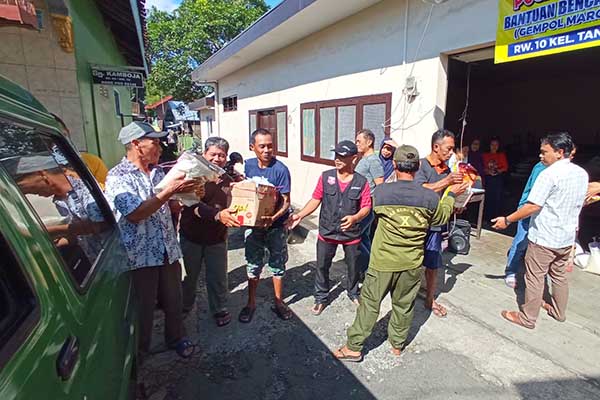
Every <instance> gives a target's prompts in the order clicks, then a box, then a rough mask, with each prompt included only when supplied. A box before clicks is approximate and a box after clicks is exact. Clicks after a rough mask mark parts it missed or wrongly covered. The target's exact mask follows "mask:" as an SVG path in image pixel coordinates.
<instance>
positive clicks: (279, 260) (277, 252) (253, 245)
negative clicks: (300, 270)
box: [244, 226, 288, 279]
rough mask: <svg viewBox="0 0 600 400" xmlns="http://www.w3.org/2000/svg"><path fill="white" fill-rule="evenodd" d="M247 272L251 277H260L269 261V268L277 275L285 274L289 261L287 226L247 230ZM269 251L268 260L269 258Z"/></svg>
mask: <svg viewBox="0 0 600 400" xmlns="http://www.w3.org/2000/svg"><path fill="white" fill-rule="evenodd" d="M244 236H245V238H246V241H245V255H246V263H247V264H248V265H247V266H246V272H247V274H248V278H249V279H258V278H260V274H261V272H262V270H263V267H264V265H265V261H267V263H268V265H269V270H270V271H271V273H272V274H273V276H276V277H282V276H283V275H284V274H285V264H286V263H287V261H288V251H287V237H288V231H287V228H286V227H283V226H278V227H271V228H269V229H261V228H252V229H248V230H246V232H245V235H244ZM267 251H268V260H267Z"/></svg>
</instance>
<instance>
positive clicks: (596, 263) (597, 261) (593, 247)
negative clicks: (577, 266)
mask: <svg viewBox="0 0 600 400" xmlns="http://www.w3.org/2000/svg"><path fill="white" fill-rule="evenodd" d="M589 246H590V257H589V258H588V262H587V265H586V266H585V269H584V271H585V272H589V273H591V274H596V275H600V242H598V240H597V239H596V238H594V241H593V242H591V243H590V245H589Z"/></svg>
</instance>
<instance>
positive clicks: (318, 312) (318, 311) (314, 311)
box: [310, 303, 325, 316]
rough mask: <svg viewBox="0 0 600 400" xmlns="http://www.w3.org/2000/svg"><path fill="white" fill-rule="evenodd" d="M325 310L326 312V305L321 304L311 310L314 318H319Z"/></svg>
mask: <svg viewBox="0 0 600 400" xmlns="http://www.w3.org/2000/svg"><path fill="white" fill-rule="evenodd" d="M323 310H325V304H323V303H319V304H315V305H314V306H312V308H311V309H310V311H311V312H312V314H313V315H314V316H319V315H321V313H322V312H323Z"/></svg>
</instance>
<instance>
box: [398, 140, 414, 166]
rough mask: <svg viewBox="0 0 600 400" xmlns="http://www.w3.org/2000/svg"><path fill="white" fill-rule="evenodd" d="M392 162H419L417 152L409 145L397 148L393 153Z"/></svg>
mask: <svg viewBox="0 0 600 400" xmlns="http://www.w3.org/2000/svg"><path fill="white" fill-rule="evenodd" d="M394 161H396V162H397V163H399V162H406V161H416V162H418V161H419V151H418V150H417V149H416V148H414V147H413V146H411V145H408V144H403V145H402V146H400V147H398V148H397V149H396V151H395V152H394Z"/></svg>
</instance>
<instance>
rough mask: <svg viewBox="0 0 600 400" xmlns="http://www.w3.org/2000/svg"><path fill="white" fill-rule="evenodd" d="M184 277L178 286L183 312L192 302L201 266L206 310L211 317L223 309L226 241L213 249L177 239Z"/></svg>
mask: <svg viewBox="0 0 600 400" xmlns="http://www.w3.org/2000/svg"><path fill="white" fill-rule="evenodd" d="M180 241H181V250H182V251H183V264H184V267H185V273H186V277H185V279H184V280H183V283H182V289H183V309H184V310H189V309H191V308H192V307H193V306H194V302H195V300H196V287H197V285H198V277H199V276H200V270H201V269H202V265H204V266H205V269H204V271H205V274H206V291H207V293H208V307H209V309H210V312H211V313H212V314H213V315H214V314H216V313H218V312H221V311H224V310H226V308H227V297H228V296H229V282H228V280H227V240H225V242H223V243H218V244H213V245H201V244H197V243H194V242H192V241H190V240H187V239H186V238H185V237H184V236H181V237H180Z"/></svg>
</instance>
